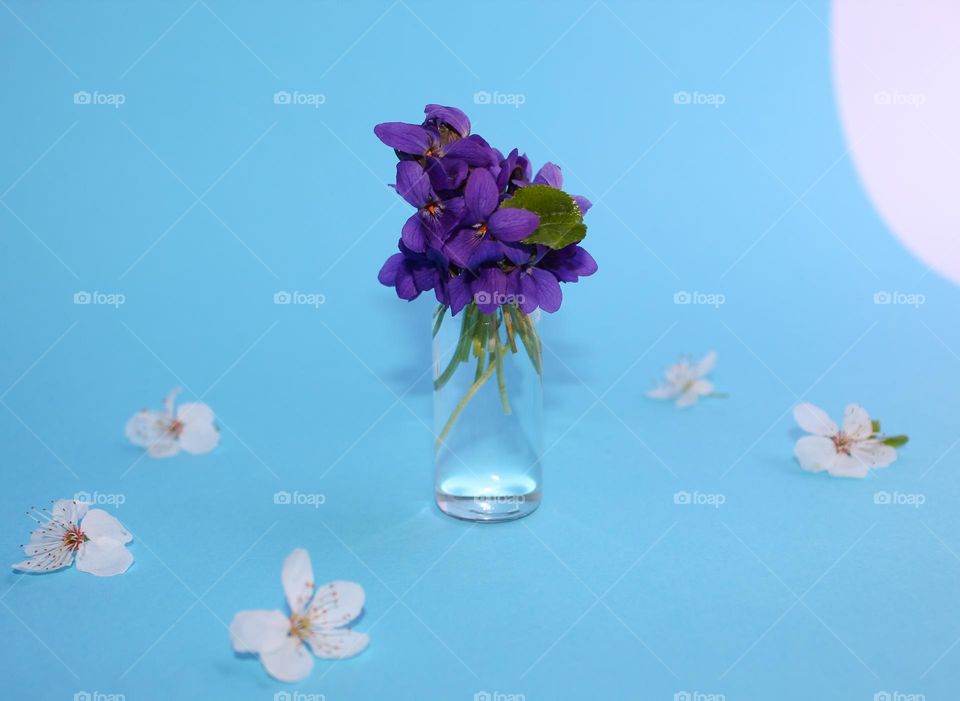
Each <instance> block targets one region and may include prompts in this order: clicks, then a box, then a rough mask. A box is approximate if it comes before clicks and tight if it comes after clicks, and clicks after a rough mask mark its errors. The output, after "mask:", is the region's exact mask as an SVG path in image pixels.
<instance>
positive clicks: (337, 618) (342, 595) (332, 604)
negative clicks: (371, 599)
mask: <svg viewBox="0 0 960 701" xmlns="http://www.w3.org/2000/svg"><path fill="white" fill-rule="evenodd" d="M365 597H366V595H365V594H364V591H363V587H361V586H360V585H359V584H357V583H356V582H346V581H342V580H338V581H336V582H330V583H329V584H324V585H323V586H322V587H319V588H318V589H317V592H316V594H315V595H314V597H313V603H311V604H310V609H309V611H308V615H309V617H310V623H311V625H312V626H313V627H314V628H323V629H328V628H339V627H341V626H345V625H347V624H348V623H350V621H352V620H353V619H354V618H356V617H357V616H359V615H360V611H361V610H362V609H363V602H364V599H365Z"/></svg>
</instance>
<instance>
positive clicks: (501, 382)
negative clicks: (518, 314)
mask: <svg viewBox="0 0 960 701" xmlns="http://www.w3.org/2000/svg"><path fill="white" fill-rule="evenodd" d="M492 323H493V335H494V346H493V349H494V350H493V353H494V356H495V357H494V362H495V363H496V365H497V388H498V389H499V390H500V405H501V406H502V407H503V413H504V414H506V415H507V416H510V414H512V413H513V412H512V410H511V409H510V398H509V397H508V396H507V380H506V378H505V377H504V374H503V352H504V350H506V348H505V345H504V343H503V342H502V341H501V340H500V329H499V327H498V325H497V317H496V315H494V317H493V321H492Z"/></svg>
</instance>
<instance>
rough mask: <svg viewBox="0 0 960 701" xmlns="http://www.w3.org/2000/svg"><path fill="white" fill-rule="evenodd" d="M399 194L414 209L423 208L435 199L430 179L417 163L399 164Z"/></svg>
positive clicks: (402, 162)
mask: <svg viewBox="0 0 960 701" xmlns="http://www.w3.org/2000/svg"><path fill="white" fill-rule="evenodd" d="M397 192H398V193H400V196H401V197H402V198H403V199H405V200H406V201H407V202H408V203H409V204H411V205H413V206H414V207H422V206H424V205H425V204H427V202H429V201H430V200H431V199H433V191H432V190H431V189H430V178H429V177H427V174H426V173H424V172H423V168H421V167H420V164H419V163H417V162H416V161H400V162H399V163H397Z"/></svg>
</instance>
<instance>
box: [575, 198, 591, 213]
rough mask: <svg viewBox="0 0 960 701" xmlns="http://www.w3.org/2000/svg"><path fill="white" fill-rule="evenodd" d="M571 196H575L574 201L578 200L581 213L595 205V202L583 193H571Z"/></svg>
mask: <svg viewBox="0 0 960 701" xmlns="http://www.w3.org/2000/svg"><path fill="white" fill-rule="evenodd" d="M571 197H573V201H574V202H576V203H577V206H578V207H579V208H580V214H586V213H587V212H589V211H590V208H591V207H592V206H593V203H592V202H590V200H588V199H587V198H586V197H584V196H583V195H571Z"/></svg>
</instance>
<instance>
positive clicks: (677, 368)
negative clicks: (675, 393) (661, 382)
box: [664, 360, 696, 387]
mask: <svg viewBox="0 0 960 701" xmlns="http://www.w3.org/2000/svg"><path fill="white" fill-rule="evenodd" d="M664 377H665V378H666V380H667V384H671V385H677V386H678V387H683V386H684V385H685V384H687V382H689V381H690V380H693V379H696V378H695V377H694V375H693V368H692V367H691V366H690V363H689V362H688V361H686V360H681V361H680V362H679V363H676V364H675V365H671V366H670V367H668V368H667V370H666V372H665V373H664Z"/></svg>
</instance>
